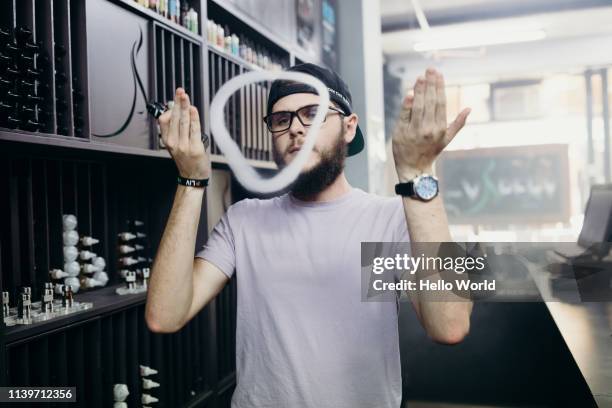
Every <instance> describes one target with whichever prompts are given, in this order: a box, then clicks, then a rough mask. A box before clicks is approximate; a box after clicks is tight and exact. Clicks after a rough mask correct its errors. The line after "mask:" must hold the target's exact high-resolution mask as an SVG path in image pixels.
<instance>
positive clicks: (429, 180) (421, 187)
mask: <svg viewBox="0 0 612 408" xmlns="http://www.w3.org/2000/svg"><path fill="white" fill-rule="evenodd" d="M414 192H415V193H416V194H417V195H418V196H419V198H421V199H422V200H431V199H432V198H434V197H435V196H436V195H437V194H438V180H436V179H435V178H433V177H432V176H423V177H421V178H419V181H418V183H416V184H415V186H414Z"/></svg>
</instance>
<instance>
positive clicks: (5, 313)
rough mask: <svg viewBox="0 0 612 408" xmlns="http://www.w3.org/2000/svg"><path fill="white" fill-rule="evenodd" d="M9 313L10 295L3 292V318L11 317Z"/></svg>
mask: <svg viewBox="0 0 612 408" xmlns="http://www.w3.org/2000/svg"><path fill="white" fill-rule="evenodd" d="M9 311H10V307H9V293H8V292H2V317H4V318H5V319H6V318H7V317H9Z"/></svg>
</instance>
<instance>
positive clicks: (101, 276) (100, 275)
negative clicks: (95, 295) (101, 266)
mask: <svg viewBox="0 0 612 408" xmlns="http://www.w3.org/2000/svg"><path fill="white" fill-rule="evenodd" d="M93 278H94V279H95V280H97V281H98V282H100V286H106V284H107V283H108V274H107V273H106V272H104V271H98V272H96V273H94V275H93Z"/></svg>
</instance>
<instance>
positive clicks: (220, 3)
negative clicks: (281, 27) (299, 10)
mask: <svg viewBox="0 0 612 408" xmlns="http://www.w3.org/2000/svg"><path fill="white" fill-rule="evenodd" d="M208 4H209V5H211V4H213V5H214V6H216V7H218V8H219V9H221V10H223V11H224V12H225V13H226V14H227V15H229V16H231V18H233V19H235V20H239V21H240V22H241V23H242V24H244V25H245V26H248V27H249V28H250V29H251V30H253V31H254V32H256V33H257V34H258V35H260V36H262V37H263V38H265V39H266V40H267V41H268V42H270V43H271V44H274V45H275V46H276V47H277V48H279V49H282V50H283V51H284V52H286V53H287V54H289V50H291V48H292V47H291V46H290V44H289V43H287V42H286V41H284V40H282V39H280V38H278V37H277V36H276V35H275V34H274V33H273V32H272V31H270V30H268V29H267V28H266V27H264V26H263V25H261V24H260V23H259V22H257V21H255V20H254V19H252V18H251V17H249V16H248V15H246V14H245V13H243V12H242V11H241V10H239V9H238V8H237V7H236V6H234V5H233V4H232V3H231V2H229V1H226V0H208ZM214 6H213V9H214ZM207 11H208V13H207V15H208V18H209V19H211V18H212V19H213V20H214V17H215V16H214V15H211V7H209V8H208V10H207ZM213 11H214V10H213ZM217 23H218V21H217Z"/></svg>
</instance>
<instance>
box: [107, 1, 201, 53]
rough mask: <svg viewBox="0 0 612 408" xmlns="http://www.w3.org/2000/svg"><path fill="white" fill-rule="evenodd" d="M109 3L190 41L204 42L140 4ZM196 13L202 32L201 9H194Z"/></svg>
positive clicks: (132, 2)
mask: <svg viewBox="0 0 612 408" xmlns="http://www.w3.org/2000/svg"><path fill="white" fill-rule="evenodd" d="M109 1H112V2H113V3H116V4H120V5H121V6H123V7H126V8H128V9H130V10H131V11H134V12H136V13H137V14H139V15H142V16H145V17H147V18H149V19H151V20H154V21H156V22H158V23H160V24H163V25H164V26H166V27H167V28H169V29H172V30H174V31H176V32H178V33H180V34H181V35H183V36H185V37H189V38H190V39H192V40H194V41H198V42H200V43H203V42H204V38H203V37H202V36H201V35H200V34H199V33H198V34H196V33H194V32H193V31H190V30H188V29H186V28H185V27H183V26H182V25H180V24H177V23H175V22H173V21H172V20H169V19H167V18H165V17H164V16H162V15H160V14H158V13H156V12H155V11H153V10H150V9H148V8H146V7H143V6H141V5H140V4H138V3H136V2H135V1H133V0H109ZM196 11H197V12H198V20H199V21H198V29H199V31H200V32H201V31H202V12H201V9H199V8H196Z"/></svg>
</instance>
